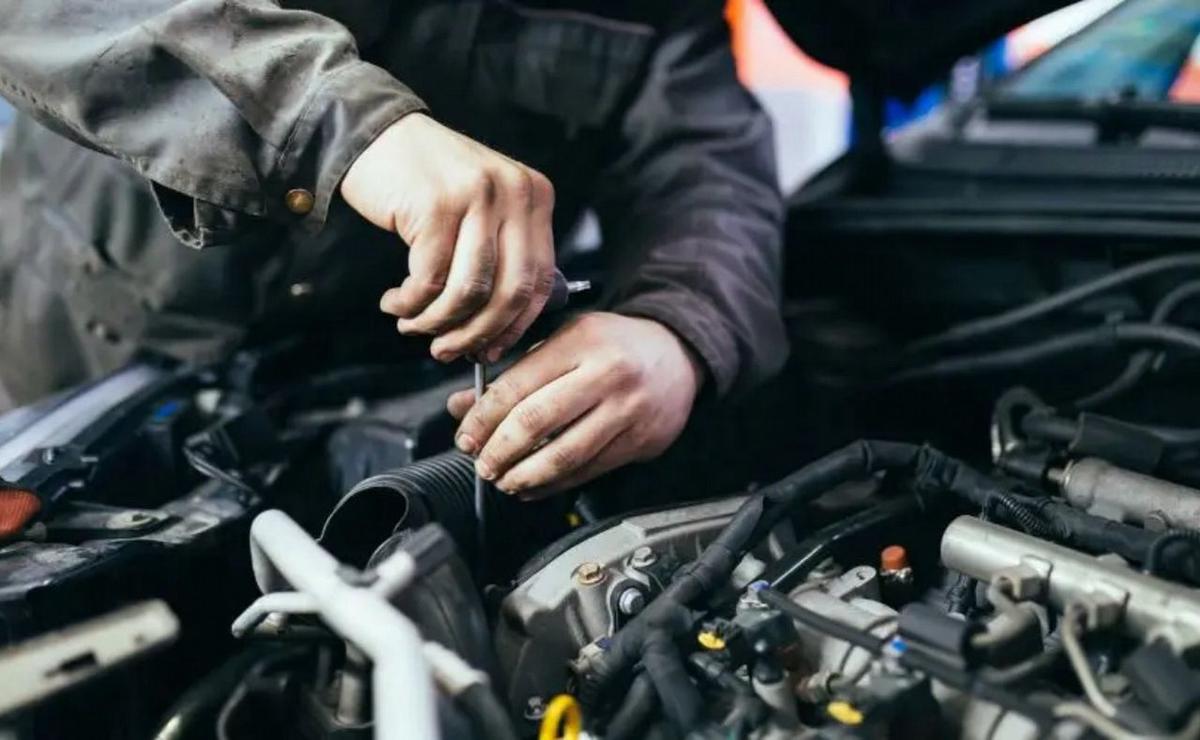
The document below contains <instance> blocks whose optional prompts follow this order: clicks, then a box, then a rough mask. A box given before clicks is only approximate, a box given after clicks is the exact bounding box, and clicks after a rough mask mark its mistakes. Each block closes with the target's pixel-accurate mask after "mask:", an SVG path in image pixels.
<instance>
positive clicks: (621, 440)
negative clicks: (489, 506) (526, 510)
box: [515, 432, 636, 501]
mask: <svg viewBox="0 0 1200 740" xmlns="http://www.w3.org/2000/svg"><path fill="white" fill-rule="evenodd" d="M635 458H636V450H635V449H634V448H633V445H632V442H631V440H630V435H629V434H628V433H627V432H625V433H621V434H618V435H617V436H616V437H613V439H612V440H611V441H610V442H609V443H608V444H607V445H605V446H604V448H603V449H601V450H600V451H599V452H598V453H596V456H595V457H593V458H592V459H591V462H588V463H587V464H585V465H583V466H582V467H580V468H579V469H578V470H576V471H575V472H574V473H571V474H570V475H568V476H566V477H565V478H561V479H559V480H556V481H553V482H551V483H549V484H547V485H544V486H538V487H536V488H527V489H525V490H524V491H521V492H520V493H519V494H515V495H516V496H517V497H518V498H520V499H521V500H522V501H537V500H539V499H543V498H545V497H547V496H551V495H553V494H556V493H560V492H562V491H567V490H570V489H572V488H575V487H576V486H581V485H583V484H584V483H587V482H588V481H591V480H593V479H595V478H599V477H600V476H602V475H604V474H605V473H607V472H609V471H610V470H616V469H617V468H619V467H621V466H622V465H624V464H626V463H628V462H629V461H630V460H633V459H635Z"/></svg>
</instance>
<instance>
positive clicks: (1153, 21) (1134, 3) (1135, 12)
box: [996, 0, 1200, 103]
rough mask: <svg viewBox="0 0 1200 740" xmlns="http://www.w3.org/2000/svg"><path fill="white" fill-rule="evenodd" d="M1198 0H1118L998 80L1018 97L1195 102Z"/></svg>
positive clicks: (1199, 96) (1199, 82)
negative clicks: (1075, 31)
mask: <svg viewBox="0 0 1200 740" xmlns="http://www.w3.org/2000/svg"><path fill="white" fill-rule="evenodd" d="M1198 36H1200V0H1125V2H1123V3H1121V4H1120V5H1118V6H1117V7H1116V8H1114V9H1113V10H1112V11H1110V12H1109V13H1107V14H1106V15H1104V16H1103V17H1102V18H1101V19H1100V20H1098V21H1096V22H1095V23H1094V24H1092V25H1091V26H1089V27H1087V28H1086V29H1084V30H1083V31H1081V32H1080V33H1078V34H1076V35H1075V36H1073V37H1071V38H1069V39H1067V40H1066V41H1064V42H1063V43H1061V44H1059V45H1058V46H1056V47H1055V48H1053V49H1051V50H1050V51H1048V52H1046V53H1045V54H1044V55H1042V56H1041V57H1040V58H1038V59H1036V60H1035V61H1034V62H1033V63H1031V64H1030V65H1029V66H1028V67H1026V68H1025V69H1023V70H1020V71H1018V72H1016V73H1015V74H1013V75H1012V76H1010V77H1009V78H1007V79H1006V80H1004V81H1003V82H1002V83H1000V85H999V86H998V88H997V90H996V92H997V93H999V95H1001V96H1003V97H1005V98H1017V99H1058V100H1062V99H1071V100H1094V99H1108V100H1112V99H1136V100H1140V101H1151V102H1168V101H1175V102H1180V103H1200V44H1198V43H1197V37H1198Z"/></svg>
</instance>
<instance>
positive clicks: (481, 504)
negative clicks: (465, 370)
mask: <svg viewBox="0 0 1200 740" xmlns="http://www.w3.org/2000/svg"><path fill="white" fill-rule="evenodd" d="M486 387H487V363H485V362H476V363H475V403H479V399H481V398H483V392H484V390H485V389H486ZM487 528H488V527H487V481H485V480H484V479H483V478H482V477H480V475H479V473H478V471H476V473H475V543H476V549H477V553H476V558H477V562H478V564H479V567H478V571H479V573H480V579H481V580H482V579H483V577H484V575H485V574H484V567H483V564H484V563H486V562H487V541H488V532H487Z"/></svg>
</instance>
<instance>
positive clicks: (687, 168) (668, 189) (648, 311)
mask: <svg viewBox="0 0 1200 740" xmlns="http://www.w3.org/2000/svg"><path fill="white" fill-rule="evenodd" d="M691 7H692V6H689V8H691ZM704 10H705V9H704V8H703V7H700V6H696V7H695V11H694V12H695V15H694V16H693V17H690V18H689V17H686V16H685V17H682V18H681V19H680V27H679V28H678V29H677V30H675V32H674V33H672V34H670V35H669V36H668V37H667V38H666V39H664V41H663V42H662V44H661V46H660V48H659V49H658V51H657V52H656V54H655V58H654V61H653V63H652V65H651V69H650V72H649V74H648V77H647V84H646V88H645V89H644V90H643V91H642V93H641V95H639V97H638V99H637V101H636V102H635V103H634V105H633V106H632V107H631V109H630V111H629V113H628V114H627V116H626V119H625V122H624V127H623V132H622V138H621V145H620V156H618V157H615V158H614V164H613V165H612V166H611V168H610V171H609V173H607V176H606V177H605V178H603V182H604V183H605V185H604V188H603V189H602V197H601V198H600V199H599V204H600V207H599V211H600V215H601V227H602V231H603V234H604V240H605V242H606V244H607V245H608V247H609V248H611V249H613V250H614V251H615V252H616V254H617V255H618V260H617V264H616V267H615V270H614V272H615V280H614V281H613V284H612V289H611V291H610V294H609V295H608V296H607V299H608V305H609V306H610V307H611V308H612V309H613V310H615V311H618V312H621V313H625V314H628V315H634V316H640V317H645V318H651V319H654V320H656V321H658V322H660V323H662V324H664V325H666V326H667V327H669V328H670V329H672V330H673V331H674V332H675V333H676V334H677V335H678V336H680V337H681V338H682V339H684V340H685V341H686V342H687V343H688V344H689V345H690V346H691V347H692V348H693V349H694V350H695V351H696V353H697V354H698V355H699V356H700V357H701V359H702V360H703V361H704V364H705V365H706V368H707V371H708V375H709V378H710V380H711V382H712V386H713V388H714V389H715V391H716V392H717V394H724V393H727V392H729V391H730V390H731V389H740V388H745V387H748V386H751V385H753V384H755V383H757V382H759V381H760V380H762V379H763V378H764V377H766V376H768V375H770V374H771V373H773V372H774V371H775V370H777V369H778V368H779V366H780V365H781V364H782V362H783V359H784V357H785V355H786V352H787V345H786V340H785V338H784V333H783V325H782V320H781V318H780V293H781V289H780V285H779V281H780V275H781V268H780V249H781V247H780V241H781V232H782V220H783V201H782V195H781V194H780V192H779V187H778V184H777V179H776V173H775V150H774V143H773V134H772V128H771V123H770V120H769V118H768V117H767V115H766V113H765V112H764V111H763V110H762V109H761V108H760V107H759V105H758V104H757V102H756V101H755V100H754V99H753V98H752V97H751V96H750V94H749V93H748V92H746V91H745V90H744V89H743V88H742V87H741V86H740V84H739V83H738V81H737V78H736V75H735V71H734V66H733V59H732V54H731V53H730V50H729V44H728V31H727V29H725V28H724V26H723V25H722V24H721V23H720V20H719V19H720V16H719V14H717V13H715V12H712V13H710V14H708V15H705V14H704V13H703V12H702V11H704ZM709 10H712V9H709Z"/></svg>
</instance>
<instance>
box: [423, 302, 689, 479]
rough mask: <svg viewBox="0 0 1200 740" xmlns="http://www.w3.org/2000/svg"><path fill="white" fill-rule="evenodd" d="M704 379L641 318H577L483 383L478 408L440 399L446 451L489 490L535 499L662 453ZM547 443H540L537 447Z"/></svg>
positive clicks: (464, 395) (465, 394) (672, 339)
mask: <svg viewBox="0 0 1200 740" xmlns="http://www.w3.org/2000/svg"><path fill="white" fill-rule="evenodd" d="M703 378H704V373H703V370H702V369H701V366H700V363H699V361H698V360H697V359H696V358H695V357H694V356H693V354H692V351H691V350H690V349H688V348H687V347H686V346H685V345H684V343H683V342H682V341H681V340H680V339H679V337H677V336H676V335H675V334H674V333H673V332H672V331H671V330H669V329H667V328H666V327H665V326H663V325H662V324H659V323H658V322H656V321H651V320H649V319H640V318H631V317H628V316H621V315H619V314H614V313H589V314H584V315H582V316H580V317H578V318H577V319H575V320H573V321H571V322H570V323H568V324H567V325H566V326H564V327H562V328H561V329H559V331H558V332H556V333H555V334H554V335H553V336H551V337H550V338H549V339H547V340H546V341H545V342H544V343H542V344H540V345H538V346H537V347H535V348H534V349H532V350H531V351H530V352H529V353H528V354H526V355H525V356H524V357H522V358H521V359H520V360H518V361H517V363H516V364H515V365H513V366H512V367H511V368H509V369H508V370H507V371H505V372H504V374H503V375H501V376H500V377H499V378H497V379H496V381H495V382H494V383H492V384H491V385H490V386H489V387H488V389H487V392H486V393H484V395H483V398H482V399H481V401H480V403H479V404H478V405H476V404H475V400H474V395H473V392H472V391H471V390H464V391H459V392H458V393H455V394H454V395H452V396H450V400H449V402H448V403H447V405H448V407H449V409H450V413H451V414H453V415H454V417H455V418H457V419H461V421H462V423H461V425H460V426H459V429H458V433H457V435H456V437H455V443H456V444H457V445H458V447H459V449H461V450H462V451H463V452H466V453H468V454H471V455H475V456H476V461H475V468H476V470H477V471H478V472H479V474H480V475H481V476H483V477H484V478H486V479H487V480H490V481H492V482H494V483H495V485H496V487H497V488H499V489H500V490H502V491H505V492H507V493H511V494H517V495H520V496H521V497H522V498H536V497H539V496H542V495H545V494H548V493H554V492H557V491H561V490H564V489H566V488H570V487H572V486H576V485H579V484H580V483H583V482H585V481H588V480H591V479H592V478H595V477H596V476H598V475H600V474H601V473H604V472H607V471H609V470H612V469H613V468H617V467H620V466H621V465H624V464H625V463H628V462H633V461H638V460H649V459H652V458H654V457H657V456H658V455H660V454H662V452H663V451H665V450H666V449H667V448H668V447H669V446H670V445H671V443H672V442H674V441H675V439H676V438H677V437H678V436H679V434H680V432H682V431H683V427H684V425H685V424H686V423H687V420H688V416H689V414H690V413H691V410H692V404H693V402H694V401H695V399H696V394H697V393H698V392H699V390H700V385H701V383H702V381H703ZM547 440H548V441H547Z"/></svg>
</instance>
